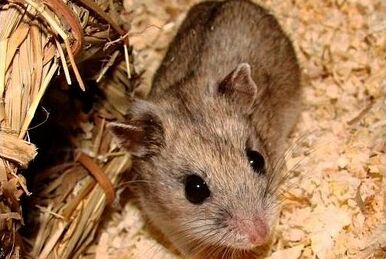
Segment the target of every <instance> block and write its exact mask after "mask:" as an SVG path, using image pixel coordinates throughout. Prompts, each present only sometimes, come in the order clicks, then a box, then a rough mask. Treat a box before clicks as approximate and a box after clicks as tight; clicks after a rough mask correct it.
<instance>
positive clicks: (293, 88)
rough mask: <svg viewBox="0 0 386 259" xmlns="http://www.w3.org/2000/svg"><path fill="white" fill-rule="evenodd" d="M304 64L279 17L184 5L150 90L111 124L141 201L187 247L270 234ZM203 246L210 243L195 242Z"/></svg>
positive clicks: (239, 4)
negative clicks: (120, 120) (127, 115)
mask: <svg viewBox="0 0 386 259" xmlns="http://www.w3.org/2000/svg"><path fill="white" fill-rule="evenodd" d="M300 103H301V87H300V69H299V65H298V62H297V58H296V55H295V51H294V48H293V46H292V43H291V41H290V40H289V38H288V37H287V36H286V34H285V33H284V32H283V30H282V29H281V27H280V25H279V24H278V22H277V21H276V19H275V17H274V16H272V15H271V14H269V13H268V11H267V10H265V9H264V8H262V7H260V6H258V5H256V4H254V3H252V2H250V1H248V0H228V1H223V2H217V1H216V2H215V1H209V2H203V3H199V4H197V5H195V6H193V7H192V8H191V10H190V11H189V12H188V14H187V17H186V19H185V20H184V22H183V23H182V25H181V27H180V29H179V31H178V33H177V35H176V36H175V38H174V40H173V41H172V43H171V44H170V46H169V49H168V51H167V54H166V56H165V57H164V60H163V62H162V64H161V65H160V67H159V69H158V71H157V72H156V74H155V76H154V78H153V86H152V91H151V93H150V95H149V97H148V100H139V99H138V100H135V101H134V102H133V104H132V107H131V114H130V118H128V120H127V121H126V122H125V123H124V124H121V123H115V122H111V123H110V124H109V126H108V127H109V129H110V130H111V132H112V133H113V135H114V136H115V138H116V139H117V141H118V143H119V144H120V146H121V147H123V148H124V149H126V150H127V151H128V152H130V153H131V154H132V156H133V159H134V168H133V172H134V174H135V175H136V178H137V179H138V181H137V182H138V184H136V185H135V192H137V194H138V196H139V200H140V205H141V207H142V209H143V212H144V213H145V215H146V216H147V217H148V218H149V219H150V222H151V223H152V224H153V225H154V227H155V228H157V229H158V230H160V231H161V232H162V233H163V234H164V235H165V237H166V238H167V239H169V240H170V241H171V242H172V244H173V245H174V246H175V247H176V248H177V249H178V250H179V251H180V252H181V253H182V254H183V255H185V256H199V255H203V254H204V256H203V257H206V258H209V257H210V258H213V257H214V256H212V255H211V256H209V254H210V253H213V254H214V253H215V252H216V253H217V254H218V255H219V256H220V255H221V254H222V256H223V255H224V254H225V253H229V251H248V250H251V249H254V248H256V247H258V246H262V245H264V244H266V243H267V242H269V240H270V234H271V233H272V228H273V224H274V223H273V222H274V220H275V217H276V216H277V215H278V210H279V208H278V207H279V206H278V202H279V201H278V185H279V182H280V181H281V180H282V177H283V176H282V174H281V171H282V170H281V168H279V167H280V166H278V165H281V164H282V163H281V162H282V161H283V159H284V151H285V150H284V149H285V143H286V138H287V136H288V134H289V132H290V130H291V128H293V126H294V124H295V123H296V119H297V117H298V116H299V110H300V108H299V107H300V106H299V105H300ZM203 251H206V252H203Z"/></svg>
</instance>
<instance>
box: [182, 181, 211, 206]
mask: <svg viewBox="0 0 386 259" xmlns="http://www.w3.org/2000/svg"><path fill="white" fill-rule="evenodd" d="M185 196H186V199H187V200H188V201H190V202H191V203H193V204H201V203H203V202H204V201H205V200H206V198H208V197H209V196H210V191H209V188H208V185H207V184H206V182H205V181H204V179H202V178H201V177H200V176H198V175H196V174H191V175H188V176H187V177H186V179H185Z"/></svg>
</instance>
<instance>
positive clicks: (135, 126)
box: [107, 101, 164, 157]
mask: <svg viewBox="0 0 386 259" xmlns="http://www.w3.org/2000/svg"><path fill="white" fill-rule="evenodd" d="M132 111H133V114H132V117H131V118H130V119H129V120H128V121H126V122H125V123H116V122H112V123H109V124H108V125H107V127H108V129H109V130H110V131H111V133H112V134H113V135H114V137H115V139H116V140H117V142H118V145H119V146H121V147H122V148H124V149H126V150H127V151H129V152H130V153H131V154H132V155H134V156H137V157H145V156H151V155H154V154H155V153H157V152H159V149H160V148H162V146H163V145H164V130H163V126H162V123H161V120H160V118H159V116H157V115H156V113H155V111H154V109H153V107H152V105H151V104H150V103H147V102H144V101H140V103H137V104H134V105H133V107H132Z"/></svg>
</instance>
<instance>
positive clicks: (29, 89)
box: [0, 0, 134, 258]
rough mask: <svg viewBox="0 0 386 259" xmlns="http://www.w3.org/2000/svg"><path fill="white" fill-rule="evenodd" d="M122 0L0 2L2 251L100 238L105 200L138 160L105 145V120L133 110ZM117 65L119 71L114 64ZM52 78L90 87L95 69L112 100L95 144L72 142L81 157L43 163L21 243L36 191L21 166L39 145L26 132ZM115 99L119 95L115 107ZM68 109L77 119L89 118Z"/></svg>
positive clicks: (67, 247)
mask: <svg viewBox="0 0 386 259" xmlns="http://www.w3.org/2000/svg"><path fill="white" fill-rule="evenodd" d="M121 10H122V3H120V2H115V1H93V0H79V1H74V2H67V1H62V0H46V1H38V0H20V1H1V3H0V24H1V26H0V258H3V257H5V256H7V257H13V258H17V257H19V256H20V255H21V254H22V252H23V253H24V252H26V253H28V254H29V255H30V256H31V257H33V258H48V257H49V256H51V255H53V254H55V255H56V256H58V257H59V258H67V257H69V255H70V254H71V255H73V254H74V253H75V251H82V250H81V246H83V245H85V244H87V243H88V242H90V241H91V240H92V235H91V234H90V233H92V232H93V231H95V229H96V227H95V225H96V224H97V222H98V221H99V217H100V215H101V213H102V211H103V208H104V207H105V206H106V204H108V203H111V202H112V201H113V200H114V197H115V191H114V187H113V185H114V184H116V183H117V181H118V179H119V175H120V174H121V173H122V172H123V171H124V170H125V169H126V168H127V167H128V166H129V164H130V160H129V158H128V156H127V155H122V156H119V157H116V156H114V155H111V156H109V155H107V153H108V150H109V138H105V137H104V136H105V133H104V125H105V121H106V119H109V118H112V117H114V118H120V117H122V114H124V113H125V112H126V110H125V107H122V101H123V100H125V98H126V97H125V94H124V93H125V92H126V91H130V89H131V88H132V83H131V82H130V80H129V78H130V77H133V76H134V71H133V69H132V68H131V67H130V61H131V60H132V59H130V48H129V44H128V37H127V36H128V35H127V34H126V33H125V30H124V29H122V27H121V24H122V22H123V20H122V19H121V18H120V16H119V15H118V13H121ZM126 27H127V26H126ZM126 29H128V28H126ZM122 57H124V58H122ZM111 67H114V72H109V69H111ZM80 69H81V70H82V73H81V72H79V70H80ZM53 78H58V81H57V82H64V85H73V86H71V87H72V88H74V87H80V89H82V90H86V89H87V88H88V85H87V84H85V81H84V79H83V78H93V79H94V80H95V81H96V82H98V83H99V84H100V85H101V86H103V91H104V92H105V94H106V96H107V101H106V102H105V105H104V106H103V107H102V106H101V107H100V108H99V109H98V110H96V111H95V112H94V113H93V117H92V118H89V119H88V121H89V122H93V123H95V128H94V129H93V130H92V133H91V132H89V133H90V134H91V136H92V139H90V143H88V144H89V146H87V145H88V144H87V145H86V144H84V145H83V147H84V148H85V149H84V150H76V147H80V146H79V145H78V146H75V145H76V143H74V146H73V147H74V159H72V160H71V161H65V162H67V164H62V165H59V166H57V167H55V168H53V169H49V170H47V171H46V172H35V173H36V174H37V177H38V178H37V179H39V180H40V181H43V182H45V183H47V185H45V188H44V191H43V190H42V191H41V193H39V198H40V200H39V202H37V203H36V206H34V211H32V212H31V211H30V212H31V213H32V214H31V215H33V216H36V221H37V224H38V225H37V226H39V227H40V228H39V230H38V231H37V233H35V234H34V235H33V238H32V239H30V240H27V242H25V246H24V248H25V249H24V251H22V249H21V248H22V246H21V244H22V239H21V238H20V237H19V235H18V230H19V228H20V227H21V225H22V224H23V217H22V208H21V206H20V198H21V197H22V196H23V195H24V194H27V195H30V192H29V191H28V189H27V186H26V180H25V178H24V177H23V175H22V170H23V169H26V168H27V165H28V163H29V161H31V160H32V159H33V158H34V157H35V156H36V154H37V153H36V147H35V146H34V145H33V144H31V143H29V141H28V140H29V131H30V130H31V129H32V128H35V127H37V126H39V125H32V124H31V122H32V121H33V117H34V114H35V113H36V111H37V110H39V103H40V101H41V99H42V98H43V96H44V95H45V93H46V90H47V87H48V86H49V84H50V82H52V80H53ZM58 84H59V83H58ZM59 85H60V84H59ZM62 85H63V84H62ZM112 85H115V86H116V85H119V86H120V87H112ZM52 87H55V86H52ZM56 87H58V85H56ZM120 95H122V96H120ZM116 99H119V100H118V101H117V102H116ZM126 99H127V98H126ZM109 102H111V103H114V105H112V106H111V107H109V106H108V104H109ZM47 115H48V114H47ZM70 119H71V120H70V121H69V122H70V123H73V124H74V125H76V124H77V123H81V121H80V119H79V118H70ZM83 119H84V118H83ZM75 151H76V152H75ZM100 152H102V153H103V154H104V157H103V158H101V157H98V155H99V153H100ZM35 180H36V179H35ZM76 184H77V186H75V185H76ZM97 186H98V187H97ZM61 195H62V196H61ZM28 203H30V200H28V201H27V204H28ZM90 204H92V205H90ZM85 221H86V222H85ZM82 224H83V226H82V227H80V226H81V225H82ZM31 227H32V226H27V228H31ZM80 232H81V233H80Z"/></svg>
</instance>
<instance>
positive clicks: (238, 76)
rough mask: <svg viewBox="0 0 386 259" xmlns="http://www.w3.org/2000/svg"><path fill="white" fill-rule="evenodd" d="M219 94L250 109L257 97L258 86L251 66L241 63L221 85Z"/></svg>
mask: <svg viewBox="0 0 386 259" xmlns="http://www.w3.org/2000/svg"><path fill="white" fill-rule="evenodd" d="M218 93H219V94H220V95H224V96H226V97H227V98H230V100H231V101H232V102H235V103H236V104H237V105H241V106H246V107H248V108H250V107H251V106H252V105H253V103H254V102H255V100H256V95H257V86H256V84H255V82H254V81H253V78H252V75H251V67H250V65H249V64H247V63H240V64H239V65H238V66H237V67H236V68H235V69H234V70H233V71H232V72H230V73H229V74H228V75H227V76H226V77H225V78H224V79H223V80H222V81H221V82H220V83H219V85H218Z"/></svg>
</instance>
